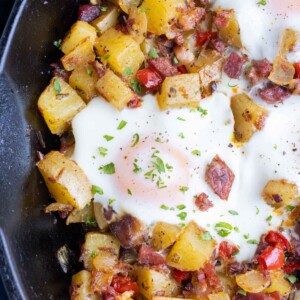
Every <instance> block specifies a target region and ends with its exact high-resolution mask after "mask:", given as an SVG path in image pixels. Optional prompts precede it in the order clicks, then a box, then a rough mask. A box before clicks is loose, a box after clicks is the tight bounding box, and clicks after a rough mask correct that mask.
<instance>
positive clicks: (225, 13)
mask: <svg viewBox="0 0 300 300" xmlns="http://www.w3.org/2000/svg"><path fill="white" fill-rule="evenodd" d="M231 13H232V10H221V11H218V12H217V14H216V16H215V18H214V24H215V25H216V27H217V28H218V29H222V28H224V27H226V26H228V24H229V20H230V19H229V17H230V15H231Z"/></svg>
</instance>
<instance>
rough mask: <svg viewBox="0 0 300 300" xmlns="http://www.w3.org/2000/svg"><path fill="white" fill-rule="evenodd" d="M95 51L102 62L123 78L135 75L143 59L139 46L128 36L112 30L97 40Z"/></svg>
mask: <svg viewBox="0 0 300 300" xmlns="http://www.w3.org/2000/svg"><path fill="white" fill-rule="evenodd" d="M95 49H96V53H97V55H98V56H99V57H100V59H101V61H102V62H104V63H108V64H109V65H110V67H111V68H112V69H113V70H114V71H115V72H116V73H118V74H123V75H124V76H126V75H132V74H135V73H136V72H137V70H138V69H139V68H140V66H141V64H142V63H143V62H144V58H145V57H144V54H143V52H142V51H141V48H140V45H139V44H138V43H137V42H136V41H135V40H134V39H133V38H132V37H131V36H130V35H126V34H124V33H122V32H121V31H118V30H116V29H114V28H110V29H108V30H107V31H105V32H104V33H103V34H102V35H101V36H100V37H99V38H97V40H96V42H95Z"/></svg>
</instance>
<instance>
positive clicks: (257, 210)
mask: <svg viewBox="0 0 300 300" xmlns="http://www.w3.org/2000/svg"><path fill="white" fill-rule="evenodd" d="M258 214H259V209H258V207H256V215H258Z"/></svg>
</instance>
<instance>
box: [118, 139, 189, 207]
mask: <svg viewBox="0 0 300 300" xmlns="http://www.w3.org/2000/svg"><path fill="white" fill-rule="evenodd" d="M122 154H123V155H122V156H120V157H119V158H118V160H117V161H116V169H117V170H120V171H119V172H118V174H117V185H118V186H119V188H120V190H121V191H124V192H126V193H128V191H130V193H132V195H134V197H135V198H139V199H140V201H154V202H156V203H157V204H158V203H168V204H170V205H171V204H172V205H175V204H176V203H177V202H180V201H182V200H183V199H184V195H183V193H182V192H181V190H182V188H183V187H187V186H188V182H189V171H188V168H189V163H188V160H187V158H186V157H185V156H184V154H183V153H181V152H180V151H179V150H177V149H176V148H175V147H174V146H172V145H171V144H170V143H159V142H156V141H155V140H153V139H150V138H147V139H145V140H143V141H142V142H140V143H139V144H137V145H136V146H135V147H132V146H128V147H127V148H126V149H123V151H122Z"/></svg>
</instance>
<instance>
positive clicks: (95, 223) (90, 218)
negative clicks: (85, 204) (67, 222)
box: [85, 216, 97, 226]
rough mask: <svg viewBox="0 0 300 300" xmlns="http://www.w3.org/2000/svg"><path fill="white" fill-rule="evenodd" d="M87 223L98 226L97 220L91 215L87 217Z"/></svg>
mask: <svg viewBox="0 0 300 300" xmlns="http://www.w3.org/2000/svg"><path fill="white" fill-rule="evenodd" d="M85 223H86V224H88V225H91V226H97V222H96V220H95V219H94V218H93V217H91V216H88V217H86V220H85Z"/></svg>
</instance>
